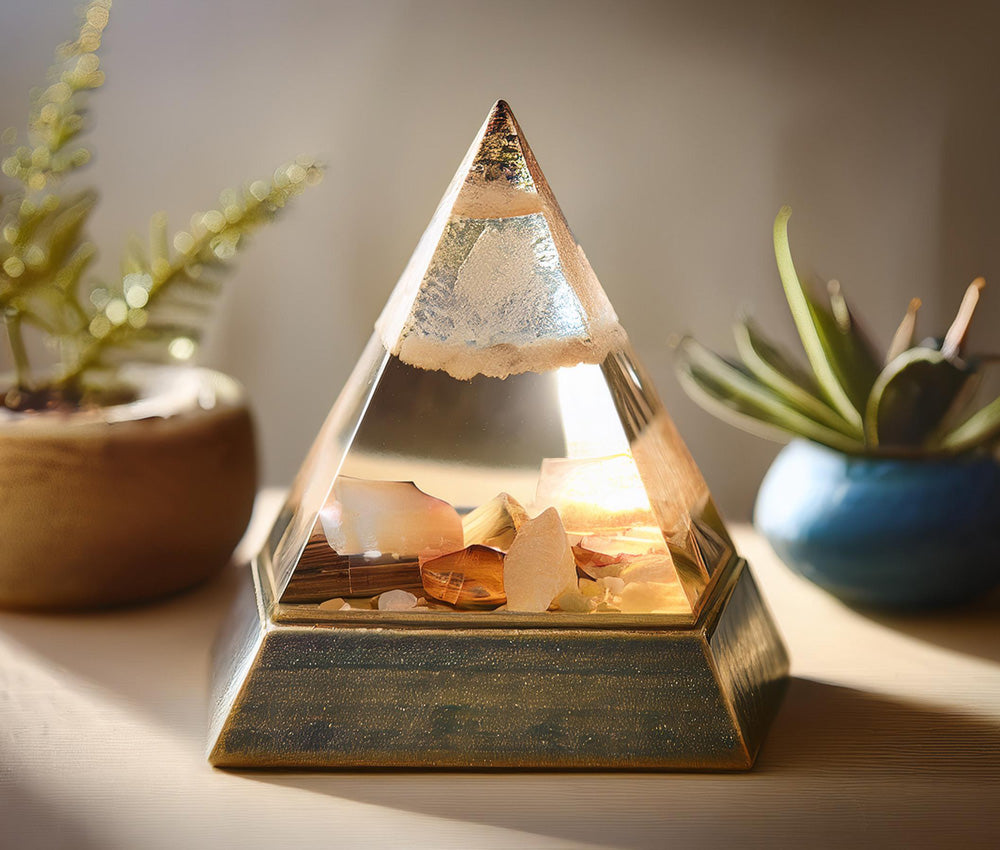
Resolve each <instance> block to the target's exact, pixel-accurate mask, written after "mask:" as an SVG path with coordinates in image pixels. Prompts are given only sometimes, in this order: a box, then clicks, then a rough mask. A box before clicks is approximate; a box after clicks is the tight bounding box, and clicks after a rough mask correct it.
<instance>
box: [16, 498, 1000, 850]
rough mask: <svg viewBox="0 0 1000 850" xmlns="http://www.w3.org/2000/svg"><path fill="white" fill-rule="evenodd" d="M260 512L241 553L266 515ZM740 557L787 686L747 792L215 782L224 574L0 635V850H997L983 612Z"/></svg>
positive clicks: (994, 685)
mask: <svg viewBox="0 0 1000 850" xmlns="http://www.w3.org/2000/svg"><path fill="white" fill-rule="evenodd" d="M258 509H259V510H258V516H257V519H256V521H255V524H254V527H253V531H252V538H251V540H250V541H248V543H247V546H246V547H245V551H250V550H251V549H252V548H253V546H254V545H255V541H256V542H259V540H260V537H261V535H262V534H263V533H264V532H265V531H266V525H267V523H268V522H269V519H270V516H271V515H273V513H274V512H275V511H276V509H277V504H276V501H275V494H273V493H270V494H265V497H264V498H263V499H262V500H261V501H260V503H259V505H258ZM736 537H737V542H738V545H739V546H740V548H741V550H742V552H743V554H745V555H746V556H747V557H748V558H749V559H750V562H751V564H752V565H753V567H754V569H755V572H756V574H757V576H758V578H759V580H760V584H761V586H762V588H763V591H764V593H765V595H766V596H767V597H768V599H769V602H770V603H771V605H772V607H773V609H774V612H775V614H776V616H777V619H778V623H779V625H780V627H781V629H782V631H783V633H784V636H785V638H786V640H787V642H788V645H789V649H790V652H791V655H792V666H793V673H794V675H795V679H794V680H793V682H792V686H791V689H790V691H789V694H788V696H787V698H786V700H785V703H784V706H783V708H782V710H781V713H780V715H779V717H778V719H777V721H776V723H775V725H774V727H773V728H772V730H771V734H770V736H769V739H768V741H766V742H765V745H764V750H763V752H762V754H761V756H760V759H759V761H758V766H757V768H756V769H755V770H754V771H753V772H752V773H749V774H745V775H711V774H702V775H669V774H624V775H623V774H589V773H588V774H513V773H501V774H488V773H475V774H456V773H422V772H381V773H338V774H299V773H291V774H287V773H286V774H274V773H243V774H240V773H226V772H221V771H215V770H213V769H212V768H210V767H209V766H208V764H207V762H206V761H205V760H204V747H205V739H206V714H207V708H206V693H207V681H208V670H209V664H208V653H209V647H210V644H211V642H212V640H213V638H214V636H215V633H216V631H217V629H218V627H219V624H220V621H221V619H222V617H223V616H224V615H225V613H226V611H227V608H228V606H229V601H230V599H231V597H232V594H233V592H234V590H235V588H236V586H237V582H238V581H239V580H240V578H241V576H240V568H238V567H234V568H233V569H232V570H230V571H229V572H228V573H227V574H226V575H225V576H223V577H222V578H221V579H219V580H217V581H214V582H213V583H212V584H210V585H208V586H205V587H203V588H202V589H201V590H199V591H196V592H194V593H191V594H188V595H186V596H183V597H179V598H177V599H174V600H172V601H170V602H167V603H165V604H161V605H157V606H153V607H148V608H142V609H136V610H132V611H127V612H120V613H114V614H107V615H87V616H63V617H56V616H30V615H25V614H12V613H7V614H0V847H7V846H11V847H15V846H16V847H73V848H90V847H95V848H96V847H99V848H132V847H144V848H147V847H151V848H160V847H163V848H176V847H185V848H196V847H241V848H256V847H269V848H276V847H285V846H292V845H293V844H294V843H298V842H303V843H305V842H308V844H309V845H310V846H334V845H337V846H343V847H387V846H390V847H396V846H406V847H422V846H426V847H455V848H468V847H477V848H491V847H497V848H508V847H518V848H520V847H529V848H533V847H546V848H548V847H568V846H573V847H577V846H602V847H626V848H643V847H651V848H652V847H677V848H687V847H840V848H843V847H859V846H888V847H996V846H1000V597H997V596H994V597H992V598H991V599H989V600H984V601H983V603H982V604H980V605H979V606H977V607H974V608H971V609H966V610H964V611H961V612H954V613H949V614H944V615H939V616H936V617H932V618H892V617H884V616H878V617H876V616H871V615H866V614H863V613H859V612H855V611H851V610H849V609H847V608H845V607H843V606H841V605H840V604H839V603H837V602H836V601H834V600H832V599H831V598H830V597H828V596H826V595H825V594H823V593H822V592H821V591H819V590H817V589H816V588H814V587H812V586H811V585H809V584H808V583H806V582H805V581H803V580H800V579H798V578H796V577H795V576H793V575H791V574H790V573H788V571H787V570H785V568H784V567H782V566H781V565H780V564H778V563H777V562H776V561H775V559H774V557H773V555H772V554H771V553H770V552H769V550H768V549H767V547H766V545H765V544H763V543H762V542H761V541H760V540H759V539H757V538H756V537H755V536H754V535H753V534H752V533H751V532H750V531H749V530H748V529H745V528H737V529H736Z"/></svg>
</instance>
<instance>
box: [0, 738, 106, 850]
mask: <svg viewBox="0 0 1000 850" xmlns="http://www.w3.org/2000/svg"><path fill="white" fill-rule="evenodd" d="M0 764H3V750H2V747H0ZM55 796H56V795H55V794H53V793H52V792H49V793H48V794H46V793H45V792H44V791H43V790H42V789H34V788H29V787H27V786H25V785H24V784H18V783H16V782H13V781H10V782H0V824H2V830H3V832H2V837H0V846H2V847H23V848H29V847H35V848H41V847H45V848H49V850H57V849H58V848H67V850H70V848H72V850H100V848H103V847H105V846H106V845H105V844H104V843H103V842H102V841H101V840H100V839H99V838H98V836H96V835H94V829H93V828H92V827H91V826H88V824H87V817H86V815H85V814H84V813H82V812H73V811H68V810H67V807H66V806H65V805H63V801H61V800H58V799H54V797H55ZM40 812H44V816H40V815H39V813H40ZM5 840H7V841H10V842H11V843H10V844H4V841H5Z"/></svg>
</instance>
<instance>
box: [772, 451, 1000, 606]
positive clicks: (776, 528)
mask: <svg viewBox="0 0 1000 850" xmlns="http://www.w3.org/2000/svg"><path fill="white" fill-rule="evenodd" d="M754 522H755V524H756V526H757V528H758V530H759V531H760V532H761V533H762V534H763V535H764V537H766V538H767V540H768V541H769V542H770V544H771V546H772V547H773V548H774V550H775V552H776V553H777V554H778V556H779V557H780V558H781V559H782V560H783V561H784V562H785V563H786V564H787V565H788V566H789V567H791V568H792V569H793V570H795V571H796V572H798V573H800V574H802V575H803V576H805V577H806V578H808V579H810V580H811V581H813V582H815V583H816V584H818V585H820V587H823V588H825V589H826V590H828V591H830V592H831V593H833V594H834V595H835V596H838V597H840V598H841V599H843V600H844V601H846V602H849V603H852V604H856V605H863V606H872V607H878V608H893V609H919V608H935V607H943V606H946V605H953V604H956V603H959V602H963V601H966V600H969V599H972V598H974V597H975V596H977V595H979V594H981V593H983V592H984V591H985V590H988V589H990V588H992V587H994V586H996V585H997V584H1000V464H998V463H997V462H996V461H995V460H994V459H993V458H992V457H989V456H982V455H975V456H966V457H959V458H954V459H939V460H922V461H916V460H897V459H874V458H861V457H849V456H847V455H843V454H840V453H839V452H835V451H833V450H832V449H828V448H826V447H824V446H819V445H816V444H815V443H809V442H805V441H796V442H793V443H790V444H789V445H788V446H786V447H785V448H784V449H782V451H781V452H780V454H779V455H778V457H777V458H775V461H774V463H773V464H772V465H771V468H770V469H769V470H768V473H767V475H766V476H765V477H764V482H763V484H762V485H761V488H760V492H759V494H758V496H757V505H756V508H755V511H754Z"/></svg>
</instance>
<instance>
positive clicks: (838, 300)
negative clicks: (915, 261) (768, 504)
mask: <svg viewBox="0 0 1000 850" xmlns="http://www.w3.org/2000/svg"><path fill="white" fill-rule="evenodd" d="M791 213H792V211H791V209H790V208H789V207H787V206H786V207H782V209H781V210H780V211H779V212H778V216H777V218H776V219H775V222H774V252H775V257H776V259H777V263H778V273H779V275H780V277H781V283H782V286H783V287H784V290H785V297H786V299H787V301H788V306H789V307H790V308H791V313H792V318H793V319H794V322H795V327H796V329H797V331H798V334H799V337H800V339H801V341H802V347H803V349H804V350H805V355H806V361H807V363H808V367H806V366H804V365H802V364H801V363H800V362H799V361H798V360H797V359H796V358H795V357H794V356H792V355H790V354H789V353H787V352H786V351H783V350H782V349H781V347H780V346H779V345H777V344H776V343H774V342H772V341H770V340H769V339H768V338H767V337H765V336H764V334H763V332H762V331H761V330H760V328H759V327H758V326H757V325H756V324H755V323H754V322H753V320H752V319H750V318H749V317H744V318H741V319H740V320H739V321H738V322H737V324H736V326H735V335H736V348H737V351H738V352H739V359H735V358H731V357H723V356H720V355H718V354H715V353H714V352H712V351H709V350H708V349H707V348H705V347H704V346H702V345H700V344H699V343H697V342H696V341H695V340H694V339H692V338H690V337H685V338H683V339H682V340H681V341H680V343H679V344H678V346H677V355H678V356H677V361H676V364H677V371H678V375H679V377H680V380H681V384H682V385H683V387H684V389H685V390H686V391H687V393H688V394H689V395H690V396H691V397H692V398H693V399H694V400H695V401H697V402H698V403H699V404H700V405H701V406H702V407H704V408H705V409H706V410H708V411H709V412H711V413H713V414H715V415H716V416H718V417H719V418H720V419H724V420H726V421H727V422H730V423H732V424H734V425H736V426H738V427H740V428H743V429H744V430H747V431H750V432H751V433H755V434H759V435H761V436H766V437H770V438H775V439H787V438H788V437H789V436H794V437H804V438H806V439H809V440H812V441H814V442H816V443H822V444H825V445H827V446H829V447H831V448H833V449H837V450H838V451H842V452H846V453H849V454H858V455H888V456H913V457H921V456H928V455H954V454H960V453H963V452H970V451H974V450H978V449H986V448H988V447H990V445H991V444H992V443H993V442H994V441H995V440H997V439H998V437H1000V398H997V399H994V400H993V401H991V402H990V403H989V404H987V405H985V406H984V407H981V408H979V409H978V410H976V411H975V412H973V413H971V414H970V413H969V408H970V404H971V400H972V396H973V394H974V392H975V389H976V386H977V384H978V381H979V377H980V366H981V364H982V363H983V362H984V360H983V359H982V358H977V357H975V356H971V355H967V354H966V353H965V342H966V336H967V333H968V329H969V324H970V322H971V320H972V316H973V313H974V311H975V308H976V304H977V303H978V301H979V296H980V293H981V292H982V289H983V286H984V284H985V281H984V280H983V279H982V278H977V279H976V280H974V281H973V282H972V283H971V284H970V285H969V287H968V289H967V290H966V292H965V296H964V298H963V299H962V303H961V306H960V307H959V310H958V315H957V316H956V318H955V321H954V322H953V323H952V325H951V327H950V328H949V329H948V332H947V333H946V334H945V335H944V336H943V337H941V338H931V339H926V340H924V341H922V342H920V343H916V344H915V343H914V339H915V332H916V322H917V312H918V310H919V308H920V300H919V299H917V298H914V299H913V300H912V301H910V304H909V306H908V308H907V310H906V314H905V315H904V317H903V320H902V322H901V323H900V325H899V328H898V329H897V331H896V333H895V335H894V336H893V338H892V342H891V343H890V345H889V348H888V351H887V352H886V353H885V355H884V356H882V355H881V354H880V353H879V352H878V351H877V350H876V348H875V346H874V345H873V344H872V342H871V340H870V339H869V338H868V336H867V335H866V334H865V333H864V331H863V330H862V329H861V327H859V325H858V323H857V321H856V319H855V317H854V314H853V313H852V311H851V308H850V307H849V306H848V303H847V300H846V299H845V297H844V294H843V292H842V291H841V288H840V285H839V284H838V283H837V282H836V281H831V282H830V284H829V285H828V287H827V293H826V295H827V297H826V299H822V298H820V297H819V296H818V295H817V294H816V293H815V292H814V291H813V290H812V289H811V288H810V287H808V286H805V285H803V283H802V282H801V280H800V279H799V276H798V274H797V273H796V271H795V266H794V264H793V262H792V255H791V251H790V249H789V245H788V219H789V217H790V216H791Z"/></svg>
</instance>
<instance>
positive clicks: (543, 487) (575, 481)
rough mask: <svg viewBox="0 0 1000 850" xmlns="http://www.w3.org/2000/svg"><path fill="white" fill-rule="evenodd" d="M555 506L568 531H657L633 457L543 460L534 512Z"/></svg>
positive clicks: (585, 532) (624, 454) (621, 455)
mask: <svg viewBox="0 0 1000 850" xmlns="http://www.w3.org/2000/svg"><path fill="white" fill-rule="evenodd" d="M542 507H554V508H556V510H558V511H559V515H560V516H561V517H562V519H563V523H564V524H565V526H566V530H567V531H571V532H575V533H578V534H594V533H598V532H601V531H609V530H611V531H614V530H618V531H620V530H624V529H628V528H631V527H633V526H655V525H656V518H655V517H654V516H653V510H652V508H651V507H650V504H649V497H648V496H647V495H646V488H645V487H644V486H643V484H642V479H641V478H640V477H639V470H638V469H636V465H635V461H634V460H633V459H632V455H631V454H629V453H628V452H625V453H622V454H616V455H611V456H610V457H596V458H576V459H574V458H546V459H545V460H543V461H542V469H541V474H540V475H539V478H538V490H537V492H536V495H535V508H536V510H537V509H540V508H542Z"/></svg>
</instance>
